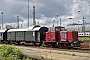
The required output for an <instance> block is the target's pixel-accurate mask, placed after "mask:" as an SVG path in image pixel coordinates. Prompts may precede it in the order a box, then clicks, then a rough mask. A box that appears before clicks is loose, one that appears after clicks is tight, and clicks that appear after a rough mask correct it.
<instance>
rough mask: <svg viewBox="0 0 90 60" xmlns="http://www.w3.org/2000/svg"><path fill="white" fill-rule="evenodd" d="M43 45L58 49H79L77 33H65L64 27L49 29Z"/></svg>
mask: <svg viewBox="0 0 90 60" xmlns="http://www.w3.org/2000/svg"><path fill="white" fill-rule="evenodd" d="M45 40H46V41H45V42H44V44H45V45H49V46H52V47H59V48H74V47H80V41H79V40H78V32H77V31H65V28H64V27H61V26H56V27H54V26H53V27H49V29H48V32H46V38H45Z"/></svg>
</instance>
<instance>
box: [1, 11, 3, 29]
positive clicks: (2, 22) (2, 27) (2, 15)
mask: <svg viewBox="0 0 90 60" xmlns="http://www.w3.org/2000/svg"><path fill="white" fill-rule="evenodd" d="M1 14H2V29H3V12H1Z"/></svg>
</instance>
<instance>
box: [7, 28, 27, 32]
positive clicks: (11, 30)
mask: <svg viewBox="0 0 90 60" xmlns="http://www.w3.org/2000/svg"><path fill="white" fill-rule="evenodd" d="M14 31H27V29H10V30H8V32H14Z"/></svg>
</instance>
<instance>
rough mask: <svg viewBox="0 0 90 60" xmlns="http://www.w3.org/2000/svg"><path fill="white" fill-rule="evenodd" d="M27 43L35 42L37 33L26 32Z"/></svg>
mask: <svg viewBox="0 0 90 60" xmlns="http://www.w3.org/2000/svg"><path fill="white" fill-rule="evenodd" d="M25 41H28V42H31V41H35V32H34V31H26V32H25Z"/></svg>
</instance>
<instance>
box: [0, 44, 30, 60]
mask: <svg viewBox="0 0 90 60" xmlns="http://www.w3.org/2000/svg"><path fill="white" fill-rule="evenodd" d="M22 59H23V60H29V58H26V57H24V56H23V54H22V52H21V50H20V49H17V48H15V47H11V46H8V45H2V46H0V60H22Z"/></svg>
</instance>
